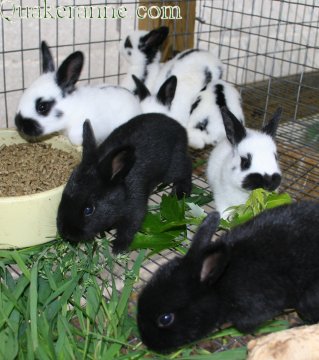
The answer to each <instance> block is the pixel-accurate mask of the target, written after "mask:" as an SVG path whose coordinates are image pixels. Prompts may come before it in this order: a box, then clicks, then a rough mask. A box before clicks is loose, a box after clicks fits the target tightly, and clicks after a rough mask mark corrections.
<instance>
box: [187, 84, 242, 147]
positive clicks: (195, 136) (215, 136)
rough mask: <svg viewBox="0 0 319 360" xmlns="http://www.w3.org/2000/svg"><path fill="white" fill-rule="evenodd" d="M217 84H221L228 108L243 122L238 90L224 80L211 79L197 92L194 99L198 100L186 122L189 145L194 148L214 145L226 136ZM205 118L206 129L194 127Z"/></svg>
mask: <svg viewBox="0 0 319 360" xmlns="http://www.w3.org/2000/svg"><path fill="white" fill-rule="evenodd" d="M217 85H221V86H223V93H224V97H225V103H226V106H227V107H228V109H229V110H230V111H231V112H232V113H233V114H234V115H235V116H236V118H237V119H238V120H239V121H241V123H242V124H244V123H245V119H244V114H243V110H242V107H241V97H240V94H239V92H238V91H237V90H236V88H235V87H234V86H233V85H231V84H229V83H227V82H226V81H224V80H213V81H212V82H211V83H210V84H208V86H207V87H206V89H205V90H203V91H201V92H200V93H199V94H198V97H197V98H196V100H197V99H200V102H199V103H198V106H197V107H196V108H195V109H194V110H193V112H192V113H191V114H190V117H189V122H188V124H187V134H188V141H189V145H190V146H191V147H193V148H195V149H202V148H204V147H205V145H216V144H217V143H218V142H219V141H221V140H222V139H223V138H225V136H226V134H225V127H224V123H223V117H222V114H221V111H220V107H219V106H218V104H217V98H216V93H215V89H216V86H217ZM196 100H195V101H196ZM205 119H207V121H208V123H207V127H206V129H205V130H201V129H198V128H196V126H198V124H199V123H201V122H202V121H204V120H205Z"/></svg>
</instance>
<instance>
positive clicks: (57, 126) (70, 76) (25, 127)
mask: <svg viewBox="0 0 319 360" xmlns="http://www.w3.org/2000/svg"><path fill="white" fill-rule="evenodd" d="M41 50H42V57H43V74H42V75H41V76H40V77H39V78H38V79H37V80H35V81H34V82H33V84H31V86H30V87H29V88H28V89H27V90H26V91H25V92H24V94H23V95H22V97H21V99H20V103H19V106H18V111H17V114H16V117H15V124H16V126H17V128H18V130H19V131H20V132H21V133H23V134H25V135H28V136H31V137H39V136H42V135H46V134H51V133H53V132H56V131H63V132H64V133H65V134H66V135H67V136H68V138H69V140H70V141H71V142H72V143H73V144H75V145H80V144H81V143H82V128H83V123H84V121H85V119H87V118H90V119H91V122H92V126H93V128H94V131H95V134H96V137H97V141H98V142H101V141H102V140H104V139H105V138H106V137H107V136H108V135H109V134H110V133H111V131H112V130H113V129H115V128H116V127H117V126H119V125H121V124H123V123H124V122H126V121H128V120H129V119H131V118H132V117H133V116H136V115H138V114H140V113H141V109H140V105H139V102H138V100H137V99H136V97H135V96H134V95H133V94H132V93H130V92H129V91H128V90H127V89H124V88H121V87H118V86H105V85H104V86H100V87H97V86H96V87H93V86H82V87H80V88H78V89H76V88H75V84H76V82H77V81H78V79H79V77H80V73H81V70H82V66H83V61H84V58H83V54H82V52H79V51H76V52H74V53H72V54H71V55H70V56H68V57H67V58H66V59H65V60H64V61H63V62H62V64H61V65H60V67H59V68H58V70H57V71H55V70H54V68H55V67H54V62H53V58H52V54H51V52H50V50H49V48H48V46H47V45H46V43H45V42H42V44H41Z"/></svg>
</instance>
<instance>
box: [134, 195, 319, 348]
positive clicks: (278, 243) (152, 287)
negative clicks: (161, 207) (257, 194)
mask: <svg viewBox="0 0 319 360" xmlns="http://www.w3.org/2000/svg"><path fill="white" fill-rule="evenodd" d="M216 227H217V223H216V213H212V214H210V215H208V216H207V218H206V219H205V221H204V222H203V224H202V225H201V226H200V228H199V230H198V232H197V234H195V236H194V239H193V241H192V245H191V248H190V250H189V251H188V253H187V254H186V255H185V256H184V257H182V258H180V257H179V258H175V259H173V260H171V261H169V262H168V263H167V264H165V265H163V266H162V267H161V268H160V269H159V270H158V271H157V272H156V273H155V274H154V276H153V278H152V279H151V280H150V281H149V283H148V284H147V285H146V287H145V288H144V289H143V290H142V292H141V294H140V295H139V299H138V309H137V320H138V327H139V330H140V334H141V338H142V341H143V342H144V343H145V344H146V345H147V346H148V347H149V348H151V349H153V350H155V351H158V352H169V351H172V350H174V349H176V348H178V347H180V346H182V345H185V344H187V343H190V342H193V341H196V340H199V339H200V338H202V337H204V336H207V335H208V334H209V333H210V332H211V331H213V330H214V329H217V328H219V327H220V326H222V325H223V324H226V323H231V324H233V325H234V326H235V327H236V328H237V329H238V330H239V331H241V332H244V333H250V332H252V331H254V330H255V329H256V328H257V327H258V326H260V325H261V324H262V323H263V322H265V321H266V320H269V319H272V318H273V317H275V316H277V315H278V314H280V313H281V312H283V310H284V309H288V308H290V309H291V308H294V309H296V311H297V312H298V314H299V315H300V316H301V318H303V319H304V320H305V321H307V322H309V323H315V322H318V321H319V264H318V257H319V231H318V229H319V204H318V203H317V202H311V201H304V202H300V203H295V204H292V205H288V206H281V207H278V208H275V209H272V210H266V211H265V212H263V213H262V214H260V215H259V216H257V217H255V218H254V219H252V220H251V221H249V222H247V223H246V224H244V225H241V226H237V227H236V228H234V229H233V230H232V231H230V232H228V233H225V234H223V235H222V236H221V237H220V238H219V239H217V240H216V241H215V242H212V243H211V242H210V241H211V237H212V235H213V233H214V231H215V229H216ZM165 314H168V315H170V317H169V319H171V318H172V317H173V321H172V322H167V325H166V324H165V323H164V324H161V325H162V326H159V324H158V322H159V321H161V319H163V315H165Z"/></svg>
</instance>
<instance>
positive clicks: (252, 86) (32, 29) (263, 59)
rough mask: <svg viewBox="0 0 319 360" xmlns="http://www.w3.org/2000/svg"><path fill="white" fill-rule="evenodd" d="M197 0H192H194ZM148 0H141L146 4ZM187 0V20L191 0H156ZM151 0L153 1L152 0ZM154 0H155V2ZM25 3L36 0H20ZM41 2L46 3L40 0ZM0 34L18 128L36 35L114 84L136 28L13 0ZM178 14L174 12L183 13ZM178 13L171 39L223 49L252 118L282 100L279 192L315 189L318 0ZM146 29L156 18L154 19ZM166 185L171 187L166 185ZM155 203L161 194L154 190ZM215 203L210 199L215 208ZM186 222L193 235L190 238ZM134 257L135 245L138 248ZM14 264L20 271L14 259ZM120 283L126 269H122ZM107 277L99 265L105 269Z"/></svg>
mask: <svg viewBox="0 0 319 360" xmlns="http://www.w3.org/2000/svg"><path fill="white" fill-rule="evenodd" d="M194 1H195V0H194ZM145 2H146V1H144V2H143V3H145ZM183 2H184V3H185V2H186V3H187V8H186V15H185V18H184V19H183V21H185V22H186V24H188V18H190V16H191V14H190V7H189V6H190V3H191V2H192V1H184V0H179V1H178V0H176V1H169V2H168V1H165V0H162V1H160V3H161V4H165V3H169V4H170V5H177V6H178V5H180V4H181V3H183ZM62 3H63V5H73V6H93V5H94V6H99V5H100V6H102V5H105V3H103V2H99V1H93V0H90V1H88V2H87V3H83V1H76V0H73V1H67V0H65V1H63V2H60V1H56V2H54V1H52V2H51V3H50V5H51V6H58V5H61V4H62ZM148 3H149V4H151V3H155V2H152V1H150V2H148ZM156 3H157V4H158V3H159V1H157V2H156ZM15 4H16V6H20V7H21V8H22V9H26V8H27V7H28V6H34V2H33V1H32V0H30V1H27V0H20V1H17V2H16V3H15ZM37 4H38V6H39V7H40V8H41V9H42V10H43V8H44V5H43V3H42V2H41V1H39V2H38V3H37ZM107 4H108V5H114V6H120V5H123V6H125V7H127V13H128V14H135V13H136V9H137V7H138V6H139V4H140V3H139V2H138V1H116V0H114V1H108V2H107ZM1 15H2V19H1V36H0V49H1V52H0V73H1V74H2V76H1V78H0V109H1V110H0V127H12V126H13V125H14V123H13V119H14V114H15V111H16V108H17V104H18V101H19V98H20V96H21V95H22V92H23V91H24V90H25V89H26V88H27V87H28V86H29V85H30V84H31V82H32V81H34V79H36V78H37V77H38V76H39V74H40V72H41V59H40V51H39V44H40V42H41V41H42V40H46V41H47V43H48V44H49V46H50V47H51V50H52V52H53V54H54V58H55V60H56V64H57V65H58V64H59V63H61V61H62V60H63V59H64V58H65V57H66V56H67V55H68V54H70V53H71V52H72V51H74V50H81V51H83V52H84V54H85V66H84V69H83V72H82V76H81V80H80V82H81V83H82V84H85V83H91V84H96V83H104V82H105V83H110V84H118V83H119V82H120V80H121V78H122V77H123V76H124V75H125V72H126V64H125V62H124V61H123V59H122V58H121V57H120V55H119V51H118V45H119V41H120V40H121V39H123V38H124V36H125V35H126V34H128V33H130V32H132V31H133V30H135V29H137V28H138V21H137V18H136V16H132V15H130V16H127V17H126V18H125V19H122V20H119V19H118V20H115V19H107V20H105V21H103V20H101V19H98V20H97V19H81V18H73V19H59V18H56V19H37V18H36V19H34V18H12V19H11V20H10V21H9V20H7V19H5V18H9V17H10V16H12V2H7V3H3V4H2V8H1ZM177 21H178V20H177ZM176 24H177V22H176V21H175V22H173V25H172V26H173V31H172V32H171V33H170V36H171V37H172V43H173V47H174V46H175V43H176V41H177V40H176V39H178V38H186V37H189V36H190V35H192V36H193V37H194V41H195V46H196V47H198V48H202V49H211V50H212V49H214V48H217V50H218V54H219V57H220V58H221V60H222V61H223V63H224V65H225V68H224V75H223V78H224V79H225V80H226V81H229V82H231V83H233V84H235V85H236V86H237V87H238V89H239V90H240V92H241V95H242V101H243V107H244V113H245V117H246V123H247V125H248V126H249V127H253V128H260V127H261V126H262V125H263V124H264V122H265V120H266V119H267V118H268V117H269V116H270V115H271V114H272V113H273V112H274V111H275V109H276V108H277V107H278V106H282V107H283V110H284V113H283V119H282V120H281V124H280V126H279V129H278V133H277V144H278V150H279V161H280V164H281V168H282V172H283V183H282V185H281V190H282V191H287V192H288V193H289V194H291V195H292V197H293V198H294V199H296V200H300V199H305V198H312V199H318V195H319V167H318V164H319V141H318V140H319V139H318V137H319V135H318V134H319V102H318V99H319V85H318V84H319V81H318V80H319V71H318V63H319V37H318V34H319V26H318V25H319V4H318V2H317V1H316V0H312V1H311V0H303V1H293V0H291V1H284V0H281V1H272V0H214V1H212V0H198V1H196V14H195V32H194V34H190V32H189V30H188V27H187V26H186V30H185V32H183V33H181V32H179V31H178V29H177V26H176ZM148 26H149V29H151V28H152V22H151V21H149V25H148ZM210 151H211V148H210V147H209V148H206V149H205V150H202V151H192V157H193V159H194V160H195V161H196V160H198V159H207V157H208V156H209V153H210ZM193 180H194V183H196V184H197V185H198V186H199V187H201V188H203V189H206V190H209V187H208V184H207V182H206V177H205V166H203V167H201V168H198V169H197V170H196V172H195V173H194V177H193ZM166 191H168V190H166ZM150 201H151V202H153V203H155V204H158V203H159V201H160V195H158V194H155V195H153V196H152V198H151V200H150ZM213 207H214V204H213V203H211V204H209V205H207V207H206V208H205V209H206V210H207V211H208V212H209V211H211V210H212V209H213ZM192 235H193V234H192V232H191V231H189V237H190V238H191V237H192ZM175 255H176V254H175V252H174V251H165V252H163V253H161V254H160V256H158V257H156V258H152V259H150V260H149V261H148V262H147V263H145V264H144V266H143V270H142V273H141V283H143V282H145V281H147V279H148V278H149V277H150V276H151V275H152V274H153V272H154V271H155V270H156V269H157V268H158V267H159V266H160V264H162V263H163V262H165V261H167V260H168V259H169V258H171V257H172V256H175ZM132 256H133V258H134V254H133V255H132ZM12 271H13V273H15V274H16V276H19V272H18V271H17V270H16V269H14V268H12ZM117 271H118V274H119V284H118V285H119V286H121V281H120V278H121V273H122V272H123V269H121V267H120V266H119V267H118V268H117ZM103 276H107V274H102V275H101V277H102V278H103ZM247 339H249V337H244V338H241V337H236V338H230V339H228V341H226V342H225V340H221V341H218V340H212V342H213V343H214V348H216V351H223V350H225V349H226V348H231V347H234V346H235V347H236V346H242V345H244V344H245V343H246V341H247Z"/></svg>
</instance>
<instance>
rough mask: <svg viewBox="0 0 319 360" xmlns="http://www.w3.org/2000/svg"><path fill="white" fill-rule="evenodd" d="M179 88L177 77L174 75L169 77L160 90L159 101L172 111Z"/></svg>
mask: <svg viewBox="0 0 319 360" xmlns="http://www.w3.org/2000/svg"><path fill="white" fill-rule="evenodd" d="M176 87H177V77H176V76H175V75H172V76H171V77H169V78H168V79H167V80H166V81H165V82H164V83H163V85H162V86H161V87H160V89H159V90H158V93H157V95H156V97H157V100H158V101H159V102H160V103H161V104H163V105H165V106H167V107H168V109H170V107H171V105H172V102H173V100H174V97H175V92H176Z"/></svg>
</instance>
